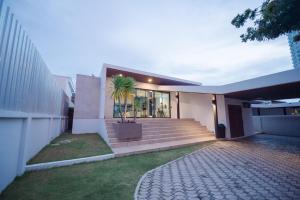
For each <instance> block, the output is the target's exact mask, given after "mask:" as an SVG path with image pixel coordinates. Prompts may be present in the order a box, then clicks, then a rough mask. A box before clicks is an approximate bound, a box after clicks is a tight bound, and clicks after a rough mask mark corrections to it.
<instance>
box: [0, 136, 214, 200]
mask: <svg viewBox="0 0 300 200" xmlns="http://www.w3.org/2000/svg"><path fill="white" fill-rule="evenodd" d="M212 143H213V141H210V142H205V143H202V144H197V145H193V146H188V147H182V148H178V149H173V150H167V151H160V152H153V153H146V154H139V155H133V156H128V157H121V158H115V159H112V160H106V161H101V162H95V163H89V164H80V165H74V166H69V167H61V168H55V169H49V170H45V171H36V172H28V173H25V174H24V175H23V176H22V177H19V178H16V180H15V181H14V182H13V183H12V184H11V185H10V186H9V187H8V188H7V189H6V190H5V191H4V192H3V193H2V195H1V196H0V199H7V200H10V199H11V200H21V199H23V200H29V199H49V200H52V199H53V200H56V199H60V200H79V199H90V200H93V199H95V200H96V199H97V200H101V199H105V200H107V199H110V200H120V199H122V200H126V199H128V200H129V199H130V200H131V199H133V194H134V190H135V187H136V185H137V183H138V181H139V179H140V177H141V176H142V175H143V174H144V173H145V172H147V171H149V170H151V169H153V168H155V167H157V166H160V165H162V164H165V163H167V162H169V161H171V160H174V159H176V158H178V157H181V156H183V155H185V154H188V153H191V152H193V151H195V150H197V149H200V148H203V147H205V146H207V145H209V144H212Z"/></svg>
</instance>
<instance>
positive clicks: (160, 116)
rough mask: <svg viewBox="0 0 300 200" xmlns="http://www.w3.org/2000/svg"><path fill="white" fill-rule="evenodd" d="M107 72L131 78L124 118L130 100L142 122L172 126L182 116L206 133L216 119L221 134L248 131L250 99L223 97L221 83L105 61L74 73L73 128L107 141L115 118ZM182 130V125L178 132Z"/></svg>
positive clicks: (231, 135) (130, 112) (130, 114)
mask: <svg viewBox="0 0 300 200" xmlns="http://www.w3.org/2000/svg"><path fill="white" fill-rule="evenodd" d="M113 76H128V77H132V78H134V79H135V80H136V89H135V92H134V95H133V96H132V97H131V98H129V101H128V113H127V116H128V118H129V119H130V118H131V117H133V106H134V105H133V104H134V99H136V100H137V101H139V103H140V105H141V108H140V109H139V110H138V111H137V115H136V116H137V118H138V120H139V121H142V123H144V124H145V126H146V127H147V123H150V121H159V122H161V123H164V122H165V123H166V124H170V126H171V127H174V126H175V124H176V123H177V124H179V123H182V122H183V121H184V120H193V121H194V122H196V123H198V124H199V126H201V127H205V131H206V133H209V134H210V135H211V136H214V134H215V133H216V129H217V125H218V124H224V125H225V127H226V128H225V131H226V135H225V136H226V138H235V137H243V136H249V135H251V134H254V131H253V125H252V110H251V107H250V101H248V100H241V99H239V98H231V97H230V96H226V95H225V94H224V91H223V90H224V87H219V86H203V85H202V84H201V83H198V82H192V81H188V80H182V79H177V78H173V77H167V76H163V75H158V74H153V73H149V72H143V71H139V70H134V69H129V68H124V67H120V66H115V65H110V64H104V65H103V67H102V71H101V74H100V76H99V77H96V76H86V75H77V79H76V97H75V107H74V121H73V130H72V132H73V133H75V134H81V133H91V132H98V133H99V134H100V135H101V136H102V137H103V138H104V140H106V142H107V143H108V144H111V141H112V140H111V138H110V133H109V132H110V129H111V127H110V125H109V124H108V122H109V120H110V121H112V122H113V121H114V122H115V121H116V120H117V119H118V118H119V115H118V112H117V110H118V102H116V101H115V100H114V98H113V97H112V91H113V84H112V77H113ZM172 122H173V125H172ZM160 127H161V126H160ZM155 128H157V127H153V129H155ZM198 128H199V129H200V127H198ZM173 129H174V128H173ZM187 129H188V127H187ZM187 129H185V130H182V132H181V133H180V134H181V135H180V136H182V135H184V134H185V133H184V131H187ZM195 129H196V127H195ZM170 131H172V130H171V128H170ZM153 132H154V131H153ZM156 132H159V130H157V131H156ZM173 138H174V139H175V140H177V139H178V138H177V139H176V137H175V136H174V137H173Z"/></svg>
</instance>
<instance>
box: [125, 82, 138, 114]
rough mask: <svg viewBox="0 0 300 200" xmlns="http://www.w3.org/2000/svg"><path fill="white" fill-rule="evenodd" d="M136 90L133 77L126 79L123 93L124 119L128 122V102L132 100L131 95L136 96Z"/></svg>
mask: <svg viewBox="0 0 300 200" xmlns="http://www.w3.org/2000/svg"><path fill="white" fill-rule="evenodd" d="M134 89H135V80H134V79H133V78H131V77H124V85H123V92H124V106H125V107H124V119H125V120H126V117H127V116H126V114H127V100H128V98H130V96H131V95H133V94H134Z"/></svg>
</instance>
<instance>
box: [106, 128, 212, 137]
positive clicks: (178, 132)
mask: <svg viewBox="0 0 300 200" xmlns="http://www.w3.org/2000/svg"><path fill="white" fill-rule="evenodd" d="M207 132H209V131H207V130H205V129H191V130H167V131H143V133H142V135H143V137H144V136H149V135H154V136H157V137H159V136H160V135H170V136H172V135H187V134H191V133H193V134H202V133H207ZM108 136H109V137H117V134H116V133H115V132H108Z"/></svg>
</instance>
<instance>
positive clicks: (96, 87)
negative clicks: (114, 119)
mask: <svg viewBox="0 0 300 200" xmlns="http://www.w3.org/2000/svg"><path fill="white" fill-rule="evenodd" d="M102 80H103V79H100V78H99V77H95V76H86V75H77V78H76V95H75V105H74V117H73V128H72V133H74V134H84V133H98V134H100V135H101V137H102V138H103V139H104V140H105V141H106V142H107V143H108V137H107V131H106V129H105V128H104V127H105V125H104V120H103V118H101V116H102V115H103V113H102V112H103V111H104V110H105V106H102V103H103V102H105V101H101V98H105V97H107V96H108V95H107V93H105V92H101V90H102V89H103V88H102ZM104 80H105V78H104ZM104 85H105V84H104ZM101 94H102V95H101Z"/></svg>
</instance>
